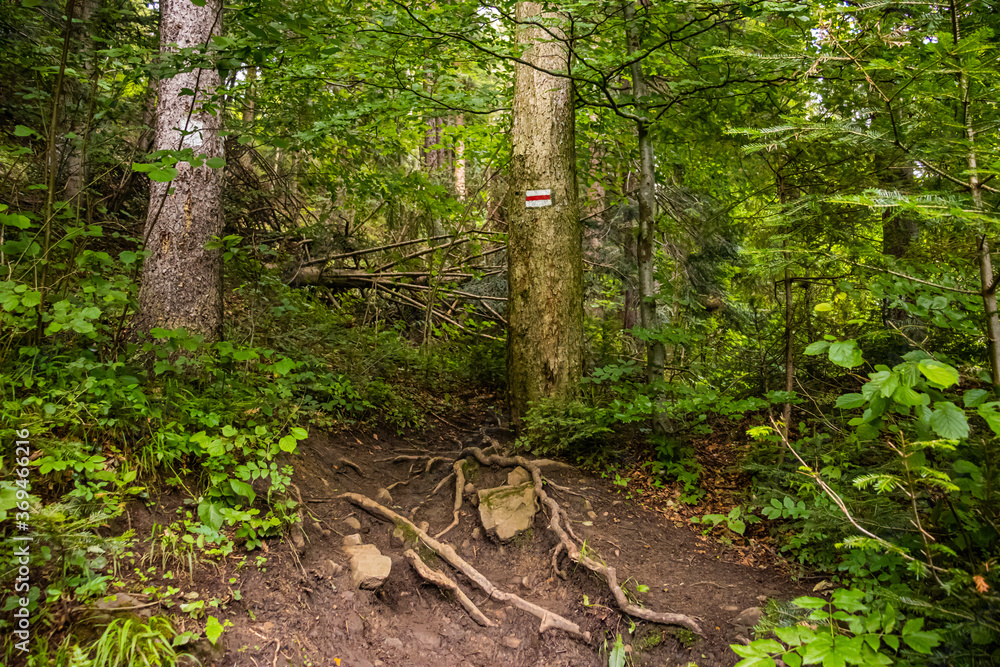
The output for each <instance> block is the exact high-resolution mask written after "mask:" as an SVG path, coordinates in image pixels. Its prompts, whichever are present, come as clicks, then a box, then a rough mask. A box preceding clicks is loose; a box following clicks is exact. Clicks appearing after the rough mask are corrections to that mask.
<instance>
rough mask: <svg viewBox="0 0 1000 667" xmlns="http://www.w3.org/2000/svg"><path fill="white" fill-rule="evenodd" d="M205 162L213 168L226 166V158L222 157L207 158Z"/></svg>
mask: <svg viewBox="0 0 1000 667" xmlns="http://www.w3.org/2000/svg"><path fill="white" fill-rule="evenodd" d="M205 164H207V165H208V166H209V167H211V168H212V169H221V168H222V167H225V166H226V159H225V158H221V157H210V158H208V159H207V160H205Z"/></svg>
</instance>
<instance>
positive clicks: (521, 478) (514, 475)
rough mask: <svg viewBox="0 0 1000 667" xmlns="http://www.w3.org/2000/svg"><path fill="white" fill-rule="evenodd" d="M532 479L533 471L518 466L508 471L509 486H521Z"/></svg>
mask: <svg viewBox="0 0 1000 667" xmlns="http://www.w3.org/2000/svg"><path fill="white" fill-rule="evenodd" d="M530 481H531V473H530V472H528V471H527V470H525V469H524V468H522V467H521V466H518V467H516V468H514V469H513V470H511V471H510V472H509V473H507V485H508V486H521V485H522V484H525V483H527V482H530Z"/></svg>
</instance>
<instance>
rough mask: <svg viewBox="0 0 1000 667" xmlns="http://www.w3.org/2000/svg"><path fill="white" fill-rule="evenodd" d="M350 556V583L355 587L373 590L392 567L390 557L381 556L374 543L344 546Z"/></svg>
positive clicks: (384, 578) (381, 582) (383, 580)
mask: <svg viewBox="0 0 1000 667" xmlns="http://www.w3.org/2000/svg"><path fill="white" fill-rule="evenodd" d="M344 551H346V552H347V553H348V554H349V555H350V557H351V583H352V584H354V586H356V587H357V588H363V589H365V590H375V589H376V588H378V587H379V586H381V585H382V584H383V583H384V582H385V580H386V577H388V576H389V571H390V570H391V569H392V559H391V558H389V557H388V556H383V555H382V552H381V551H379V550H378V547H376V546H375V545H374V544H360V545H357V546H349V547H344Z"/></svg>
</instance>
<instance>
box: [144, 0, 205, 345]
mask: <svg viewBox="0 0 1000 667" xmlns="http://www.w3.org/2000/svg"><path fill="white" fill-rule="evenodd" d="M221 14H222V2H221V0H208V1H207V2H206V3H205V5H204V6H201V7H199V6H197V5H195V4H193V3H191V2H190V0H161V2H160V50H161V52H162V53H167V52H169V51H170V50H172V49H173V47H172V46H171V45H173V44H176V45H177V46H178V47H180V48H182V49H184V48H195V49H197V48H199V47H202V48H204V47H205V45H206V44H207V43H208V42H209V40H210V39H211V36H212V35H213V34H216V35H217V34H219V33H220V32H221V29H222V16H221ZM219 83H220V81H219V75H218V73H217V72H216V70H215V69H204V70H197V69H196V70H194V71H191V72H181V73H179V74H176V75H174V76H173V77H170V78H164V79H161V80H160V82H159V88H158V91H157V108H156V138H155V141H154V149H155V150H163V149H171V150H179V149H182V148H191V149H193V150H194V153H195V155H204V156H205V157H206V158H212V157H222V154H223V144H222V138H221V137H220V136H219V129H220V128H219V116H218V115H212V114H210V113H208V112H206V111H204V110H202V108H201V104H202V103H203V102H204V101H206V100H207V99H208V98H210V97H211V95H212V93H214V92H215V89H216V88H217V87H218V86H219ZM185 88H186V89H188V90H192V91H195V96H194V97H192V96H191V95H182V94H181V91H182V90H184V89H185ZM175 167H176V168H177V170H178V173H177V176H176V177H175V178H174V180H173V181H171V182H170V183H159V182H151V183H150V197H149V212H148V214H147V217H146V229H145V234H144V238H145V241H146V243H145V248H146V250H147V251H148V252H149V255H148V256H147V257H146V260H145V263H144V265H143V269H142V287H141V289H140V290H139V309H140V312H139V320H138V323H137V324H138V326H139V327H140V328H142V329H143V330H145V331H149V330H150V329H151V328H153V327H163V328H167V329H173V328H178V327H184V328H185V329H187V331H188V332H189V333H192V334H201V335H204V336H205V339H206V340H208V341H212V340H217V339H218V338H219V336H220V335H221V333H222V332H221V329H222V286H221V277H222V257H221V253H220V251H219V250H206V249H205V244H206V243H207V242H208V241H209V240H210V239H211V238H212V237H213V236H218V235H221V233H222V170H221V169H212V168H210V167H208V166H207V165H204V166H201V167H197V168H193V167H192V166H191V165H190V164H189V163H178V164H176V165H175Z"/></svg>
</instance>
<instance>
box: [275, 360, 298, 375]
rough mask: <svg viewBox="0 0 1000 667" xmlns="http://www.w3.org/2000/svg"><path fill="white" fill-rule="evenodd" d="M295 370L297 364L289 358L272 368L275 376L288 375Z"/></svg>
mask: <svg viewBox="0 0 1000 667" xmlns="http://www.w3.org/2000/svg"><path fill="white" fill-rule="evenodd" d="M293 368H295V362H294V361H292V360H291V359H288V358H287V357H286V358H284V359H282V360H281V361H279V362H277V363H275V364H272V366H271V370H273V371H274V373H275V375H288V373H289V372H290V371H291V370H292V369H293Z"/></svg>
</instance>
